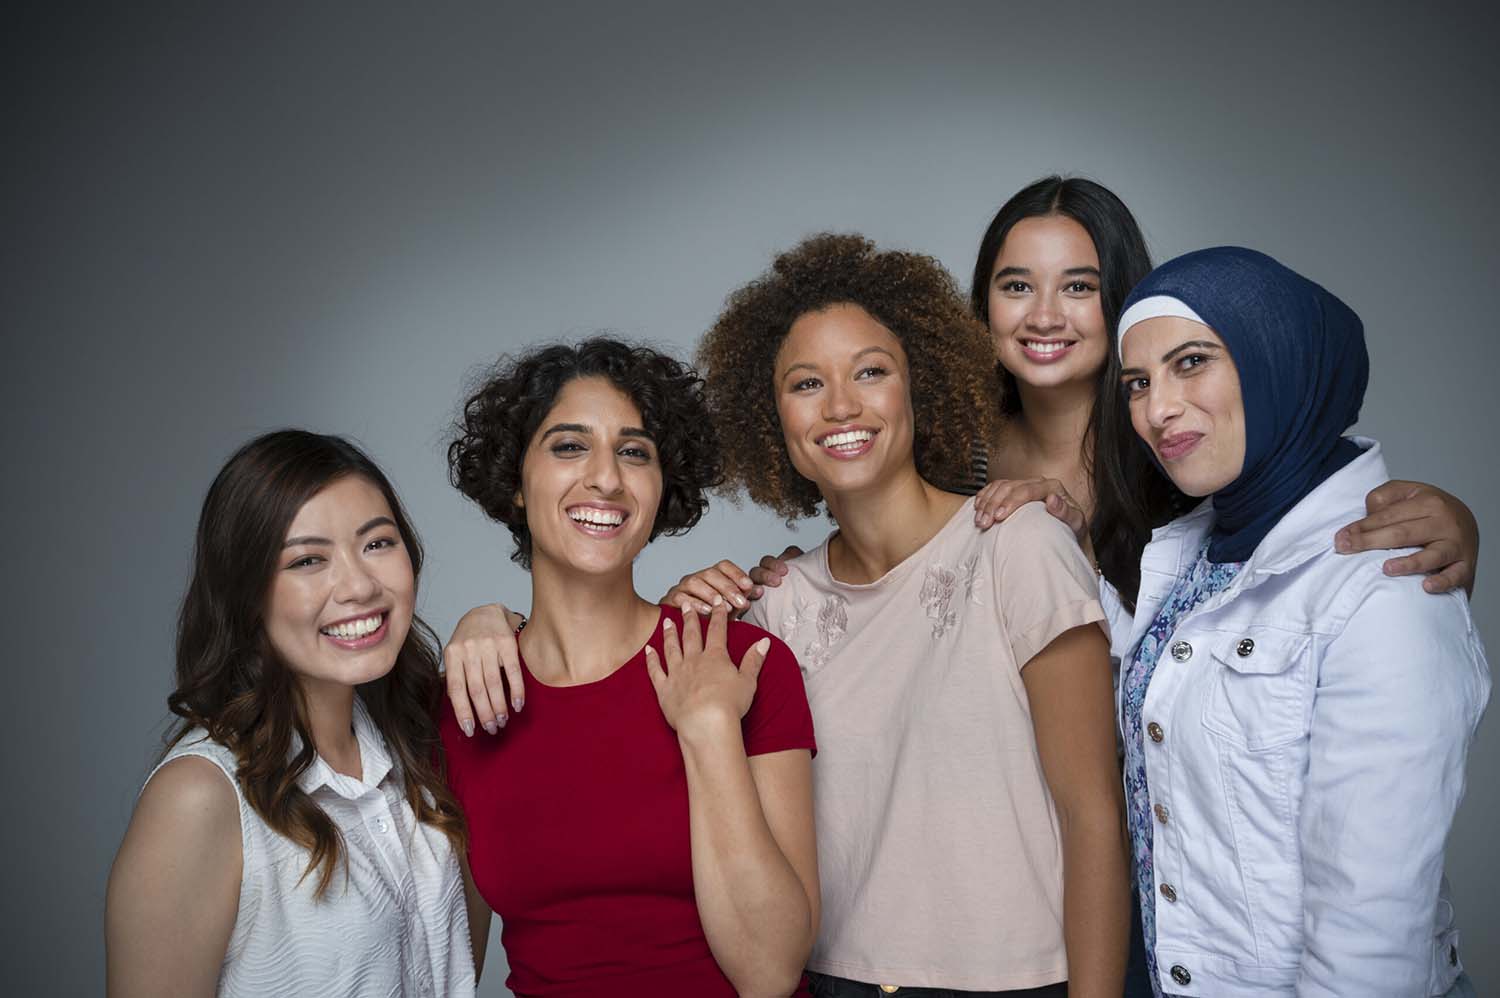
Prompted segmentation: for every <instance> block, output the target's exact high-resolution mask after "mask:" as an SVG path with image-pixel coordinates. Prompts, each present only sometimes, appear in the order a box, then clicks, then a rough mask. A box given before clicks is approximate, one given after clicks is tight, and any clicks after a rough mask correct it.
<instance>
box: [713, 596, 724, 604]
mask: <svg viewBox="0 0 1500 998" xmlns="http://www.w3.org/2000/svg"><path fill="white" fill-rule="evenodd" d="M723 602H724V597H722V596H715V597H714V606H718V605H719V604H720V603H723Z"/></svg>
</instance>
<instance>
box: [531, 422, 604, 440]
mask: <svg viewBox="0 0 1500 998" xmlns="http://www.w3.org/2000/svg"><path fill="white" fill-rule="evenodd" d="M593 432H594V428H593V427H592V426H584V425H583V424H582V423H557V424H555V425H553V426H549V427H547V431H546V432H545V433H543V434H542V439H543V440H546V439H547V438H548V437H550V436H552V434H554V433H582V434H583V435H584V436H590V435H592V434H593Z"/></svg>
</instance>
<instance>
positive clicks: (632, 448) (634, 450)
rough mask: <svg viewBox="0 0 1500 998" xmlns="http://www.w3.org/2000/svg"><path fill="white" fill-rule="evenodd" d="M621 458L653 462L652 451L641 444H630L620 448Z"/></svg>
mask: <svg viewBox="0 0 1500 998" xmlns="http://www.w3.org/2000/svg"><path fill="white" fill-rule="evenodd" d="M620 456H621V457H623V458H629V459H630V460H632V461H649V460H651V451H650V450H648V449H647V448H645V447H643V446H641V445H640V444H628V445H627V446H625V447H621V448H620Z"/></svg>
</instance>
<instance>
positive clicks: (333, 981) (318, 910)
mask: <svg viewBox="0 0 1500 998" xmlns="http://www.w3.org/2000/svg"><path fill="white" fill-rule="evenodd" d="M354 734H355V737H356V738H357V739H358V740H359V751H360V758H361V762H362V767H363V773H362V776H361V778H360V779H355V778H353V777H350V776H345V775H343V774H341V773H338V772H335V771H334V769H333V768H332V767H331V766H329V765H328V764H327V763H326V762H324V761H323V759H322V758H321V757H320V758H317V759H315V760H314V762H313V764H312V765H311V766H310V767H309V768H308V770H307V772H305V773H303V774H302V777H301V778H300V779H299V780H298V784H299V785H300V786H301V788H302V789H303V790H304V791H306V792H307V793H308V794H309V795H310V796H311V797H312V798H313V800H314V801H316V802H317V804H318V806H320V807H321V808H323V810H324V812H325V813H327V814H328V816H329V817H330V818H332V819H333V822H334V824H335V825H336V826H337V827H338V829H339V831H340V833H341V834H342V835H343V839H344V846H345V855H346V856H347V857H348V865H347V874H346V873H345V871H344V868H343V867H342V866H341V867H340V869H339V870H338V871H337V872H336V873H335V875H334V879H333V882H332V884H330V886H329V889H328V892H327V894H325V895H324V896H323V898H322V899H315V898H314V896H313V892H314V891H315V889H316V887H317V883H318V875H317V872H316V871H314V872H313V873H312V874H310V875H308V876H307V877H306V878H305V879H304V878H303V876H302V874H303V871H304V870H305V869H306V867H307V852H306V850H304V849H303V848H302V847H301V846H298V845H297V844H296V843H294V842H292V841H291V840H290V839H288V838H286V837H285V836H283V835H280V834H278V833H277V832H275V831H273V830H272V829H271V828H270V826H268V825H267V824H266V823H265V821H263V820H262V819H261V817H260V816H259V815H258V814H256V813H255V811H254V809H253V808H251V807H250V805H249V804H248V803H247V802H246V800H245V796H244V794H243V793H242V791H241V788H240V785H239V781H238V780H236V779H235V775H234V774H235V770H236V768H237V762H236V760H235V757H234V753H232V752H230V751H229V750H228V749H227V748H225V747H224V746H222V745H220V744H218V743H217V742H214V741H212V740H210V739H209V738H208V737H207V735H206V733H205V732H203V731H202V730H201V729H195V730H194V731H192V732H189V734H188V735H187V736H186V737H184V738H183V739H182V741H180V742H178V744H177V745H176V746H174V747H173V748H172V750H171V751H170V752H168V753H167V755H166V757H165V758H164V759H163V760H162V762H161V765H159V766H158V767H157V769H158V770H159V769H160V768H161V766H164V765H166V764H167V763H168V762H170V761H172V760H173V759H177V758H181V757H182V756H188V755H193V756H199V757H201V758H204V759H207V760H209V761H210V762H212V763H214V764H215V765H217V766H218V767H219V769H220V770H221V771H222V772H223V773H224V775H225V777H226V778H228V780H229V782H230V784H231V785H233V786H234V791H235V796H236V798H237V799H238V801H239V808H240V840H241V846H242V849H243V853H244V863H243V868H242V873H241V879H240V899H239V910H238V913H237V914H236V916H235V923H234V932H233V933H232V935H231V936H230V940H229V949H228V951H227V952H226V953H225V956H224V966H223V968H222V970H221V971H220V973H219V987H218V993H219V995H221V996H226V998H228V996H242V995H243V996H261V995H313V994H316V995H327V996H348V998H355V996H359V998H364V996H380V998H388V996H397V995H400V996H408V995H432V994H441V995H459V996H467V995H473V994H474V988H475V984H474V964H473V958H472V955H471V954H470V951H469V925H468V914H467V912H466V909H465V907H464V888H463V877H462V875H461V874H460V872H459V866H458V860H457V858H456V857H455V855H454V853H453V849H452V847H451V846H450V845H449V843H448V839H447V838H446V837H445V836H444V835H443V833H442V832H441V831H439V830H438V829H436V828H433V827H432V826H430V825H424V824H422V823H420V822H418V821H417V820H416V815H415V814H413V812H412V809H411V806H410V805H409V804H408V803H407V802H406V798H405V787H404V784H403V781H402V778H401V773H400V771H399V769H397V768H396V766H395V764H394V763H393V762H392V760H391V757H390V754H389V752H388V751H387V750H386V745H385V739H384V738H382V737H381V735H380V732H379V731H378V730H377V729H376V727H375V725H374V722H373V721H371V719H370V715H369V713H368V712H367V711H366V709H365V706H364V704H363V703H361V702H360V700H359V698H358V697H355V699H354ZM298 748H300V746H294V747H293V751H294V752H295V751H297V750H298ZM151 775H152V776H154V775H156V770H153V771H152V774H151ZM149 779H150V777H148V778H147V780H148V782H149Z"/></svg>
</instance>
